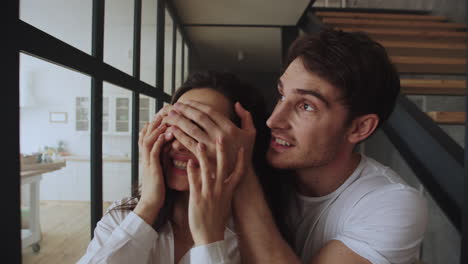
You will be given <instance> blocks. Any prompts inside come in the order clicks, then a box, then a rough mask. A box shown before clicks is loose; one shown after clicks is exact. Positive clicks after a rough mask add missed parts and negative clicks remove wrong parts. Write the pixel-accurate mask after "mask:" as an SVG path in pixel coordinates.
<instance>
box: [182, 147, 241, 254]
mask: <svg viewBox="0 0 468 264" xmlns="http://www.w3.org/2000/svg"><path fill="white" fill-rule="evenodd" d="M196 149H197V152H196V154H195V155H196V157H197V159H198V163H199V164H200V169H197V168H195V164H194V161H193V160H189V163H188V166H187V174H188V179H189V186H190V195H189V206H188V208H189V209H188V210H189V212H188V214H189V226H190V232H191V233H192V237H193V241H194V243H195V246H199V245H205V244H209V243H213V242H216V241H220V240H224V229H225V228H226V222H227V220H228V218H229V216H230V214H231V202H232V196H233V192H234V189H235V187H236V186H237V184H238V182H239V180H240V177H241V175H242V174H243V171H244V169H245V157H244V149H243V148H242V147H241V148H240V149H239V151H238V153H237V159H236V161H235V168H234V170H233V172H232V173H231V174H230V175H229V176H228V169H227V167H226V151H225V149H226V148H225V142H223V141H222V139H218V140H217V141H216V166H212V165H211V164H210V163H209V162H208V159H207V155H206V146H205V145H204V144H203V143H199V144H198V146H197V148H196Z"/></svg>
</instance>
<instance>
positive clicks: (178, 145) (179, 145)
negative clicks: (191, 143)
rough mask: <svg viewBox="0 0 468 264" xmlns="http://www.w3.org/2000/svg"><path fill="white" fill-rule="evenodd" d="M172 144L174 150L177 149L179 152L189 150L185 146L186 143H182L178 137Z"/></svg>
mask: <svg viewBox="0 0 468 264" xmlns="http://www.w3.org/2000/svg"><path fill="white" fill-rule="evenodd" d="M171 146H172V149H173V150H176V151H178V152H186V151H188V150H187V148H185V147H184V145H182V143H180V142H179V141H178V140H177V139H176V140H174V141H172V143H171Z"/></svg>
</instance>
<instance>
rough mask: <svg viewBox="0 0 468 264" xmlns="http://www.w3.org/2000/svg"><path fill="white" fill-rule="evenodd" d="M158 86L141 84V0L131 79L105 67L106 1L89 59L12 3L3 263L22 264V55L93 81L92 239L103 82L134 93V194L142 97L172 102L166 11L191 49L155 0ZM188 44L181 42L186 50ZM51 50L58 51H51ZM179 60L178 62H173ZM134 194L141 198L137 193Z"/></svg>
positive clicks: (98, 11) (97, 5) (98, 10)
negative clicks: (22, 15) (167, 83)
mask: <svg viewBox="0 0 468 264" xmlns="http://www.w3.org/2000/svg"><path fill="white" fill-rule="evenodd" d="M156 1H157V8H156V10H155V12H156V14H157V18H156V20H157V21H156V47H155V48H156V72H155V74H156V84H155V86H152V85H149V84H147V83H145V82H143V81H142V80H140V60H141V12H142V10H141V9H142V0H134V6H135V10H134V34H133V70H132V75H129V74H127V73H125V72H123V71H121V70H118V69H116V68H115V67H113V66H110V65H108V64H106V63H104V60H103V51H104V13H105V0H93V4H92V8H93V10H92V32H91V33H92V40H91V41H92V51H91V55H90V54H87V53H85V52H83V51H81V50H79V49H78V48H76V47H73V46H71V45H70V44H68V43H66V42H64V41H63V40H60V39H58V38H56V37H54V36H52V35H50V34H48V33H46V32H44V31H42V30H39V29H38V28H36V27H35V26H33V25H31V24H29V23H27V22H24V21H22V20H20V17H19V13H20V8H19V7H20V0H12V1H7V2H6V6H4V8H3V9H2V10H3V12H2V13H3V19H4V20H6V23H5V25H6V33H7V40H6V46H5V48H4V49H3V50H2V55H4V56H3V58H4V64H3V65H4V66H7V67H5V68H4V69H3V71H2V77H3V79H4V83H5V85H6V89H7V93H8V100H5V101H6V102H5V103H4V104H2V109H3V111H4V113H8V115H6V131H7V140H6V141H7V142H6V150H7V153H8V155H7V157H6V158H7V160H6V162H5V166H6V175H7V176H8V177H5V179H4V180H5V182H4V184H3V186H5V187H3V191H2V192H0V193H1V197H2V198H3V200H4V201H6V212H7V216H8V217H4V218H3V219H2V223H3V226H4V229H5V232H2V234H3V238H4V239H5V240H6V241H8V243H7V247H6V248H4V249H3V250H2V252H4V253H3V254H2V257H3V258H2V259H4V260H7V261H8V262H9V263H21V260H22V247H21V215H20V199H21V198H20V197H21V190H20V184H21V182H20V177H19V175H20V137H19V132H20V108H19V74H20V67H19V57H20V53H25V54H28V55H30V56H33V57H36V58H39V59H41V60H45V61H48V62H50V63H53V64H55V65H58V66H61V67H64V68H68V69H70V70H73V71H76V72H79V73H81V74H84V75H87V76H90V77H91V129H90V133H91V134H90V136H91V148H90V162H91V163H90V165H91V166H90V167H91V170H90V173H91V197H90V200H91V206H90V209H91V217H90V218H91V219H90V220H91V230H90V232H91V237H93V231H94V228H95V226H96V224H97V222H98V221H99V220H100V219H101V217H102V209H103V203H102V202H103V199H102V187H103V186H102V176H103V175H102V104H103V103H102V98H103V82H104V81H105V82H108V83H111V84H114V85H117V86H120V87H122V88H124V89H127V90H129V91H131V92H132V100H133V107H132V117H133V118H132V124H131V128H132V131H131V148H132V153H131V175H129V176H130V177H131V185H132V190H136V189H137V187H138V132H139V131H138V130H139V126H138V124H139V96H140V94H143V95H146V96H149V97H151V98H154V100H156V112H157V111H159V109H160V108H161V107H162V106H163V104H164V102H167V103H169V102H170V99H171V96H170V95H169V94H166V93H164V89H163V87H164V19H165V10H166V9H167V10H168V11H169V12H170V14H171V16H172V17H173V20H174V24H176V23H177V27H178V29H179V30H180V32H181V33H182V34H183V35H184V40H185V41H186V44H187V46H188V47H189V48H191V44H190V43H189V42H188V41H187V40H188V39H187V38H186V34H185V32H184V28H183V27H182V23H180V19H179V18H178V17H177V14H176V12H175V9H174V8H173V6H172V3H170V2H169V1H166V0H156ZM183 44H184V43H182V45H183ZM51 47H54V48H53V49H51ZM173 61H175V58H173ZM132 194H133V195H134V194H136V192H135V191H132Z"/></svg>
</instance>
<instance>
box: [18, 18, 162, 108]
mask: <svg viewBox="0 0 468 264" xmlns="http://www.w3.org/2000/svg"><path fill="white" fill-rule="evenodd" d="M17 32H18V35H19V36H18V46H19V49H20V51H22V52H24V53H27V54H28V55H31V56H34V57H37V58H40V59H43V60H46V61H48V62H50V63H54V64H57V65H59V66H62V67H65V68H68V69H71V70H75V71H77V72H80V73H82V74H86V75H89V76H97V77H99V78H101V79H102V80H103V81H106V82H108V83H112V84H114V85H116V86H120V87H122V88H124V89H127V90H130V91H135V92H138V93H140V94H144V95H147V96H151V97H156V96H157V97H159V98H161V99H162V100H165V101H169V100H170V96H169V95H168V94H165V93H164V91H162V90H161V89H154V88H155V87H154V86H152V85H149V84H147V83H145V82H143V81H141V80H138V79H135V78H133V76H131V75H129V74H127V73H125V72H123V71H121V70H119V69H116V68H115V67H113V66H111V65H109V64H107V63H104V62H103V61H102V60H101V61H98V60H96V58H95V57H94V56H90V55H89V54H87V53H85V52H83V51H81V50H79V49H77V48H75V47H73V46H71V45H70V44H67V43H65V42H64V41H62V40H60V39H57V38H56V37H53V36H51V35H49V34H47V33H45V32H43V31H41V30H39V29H37V28H35V27H34V26H32V25H30V24H28V23H26V22H24V21H21V20H18V25H17ZM50 47H54V48H53V49H51V48H50Z"/></svg>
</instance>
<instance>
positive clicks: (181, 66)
mask: <svg viewBox="0 0 468 264" xmlns="http://www.w3.org/2000/svg"><path fill="white" fill-rule="evenodd" d="M180 52H181V54H180V56H181V59H182V63H181V65H180V69H181V71H180V83H184V79H185V74H184V71H185V70H184V64H185V37H184V36H182V49H181V51H180Z"/></svg>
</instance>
